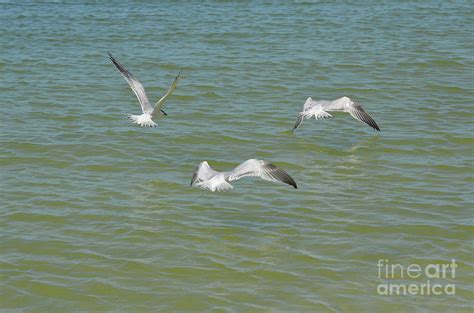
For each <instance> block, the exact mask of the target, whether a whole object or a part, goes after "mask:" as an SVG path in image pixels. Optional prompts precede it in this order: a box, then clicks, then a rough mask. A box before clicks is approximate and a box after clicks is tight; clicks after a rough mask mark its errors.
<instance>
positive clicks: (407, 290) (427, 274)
mask: <svg viewBox="0 0 474 313" xmlns="http://www.w3.org/2000/svg"><path fill="white" fill-rule="evenodd" d="M457 267H458V265H457V264H456V260H454V259H452V260H451V262H449V263H432V264H427V265H420V264H416V263H414V264H409V265H408V266H404V265H402V264H397V263H392V262H389V260H388V259H380V260H379V261H378V263H377V268H378V277H379V279H382V280H383V281H384V282H382V283H380V284H379V285H377V293H378V294H379V295H384V296H402V295H412V296H415V295H420V296H430V295H435V296H437V295H455V294H456V284H454V283H449V281H448V280H451V281H452V280H454V279H455V278H456V268H457ZM401 280H403V282H400V281H401Z"/></svg>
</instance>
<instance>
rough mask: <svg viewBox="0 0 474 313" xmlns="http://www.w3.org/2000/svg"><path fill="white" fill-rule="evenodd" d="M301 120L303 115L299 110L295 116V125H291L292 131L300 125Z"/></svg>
mask: <svg viewBox="0 0 474 313" xmlns="http://www.w3.org/2000/svg"><path fill="white" fill-rule="evenodd" d="M303 120H304V116H303V112H301V113H299V114H298V117H297V118H296V122H295V126H293V129H292V130H291V131H292V132H294V131H295V129H297V128H298V127H300V125H301V124H302V123H303Z"/></svg>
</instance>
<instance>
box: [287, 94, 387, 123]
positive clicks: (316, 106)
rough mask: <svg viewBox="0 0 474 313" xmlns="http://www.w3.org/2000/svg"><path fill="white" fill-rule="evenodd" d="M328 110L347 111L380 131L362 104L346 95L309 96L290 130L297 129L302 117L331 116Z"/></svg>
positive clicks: (318, 117) (319, 117) (317, 117)
mask: <svg viewBox="0 0 474 313" xmlns="http://www.w3.org/2000/svg"><path fill="white" fill-rule="evenodd" d="M328 112H346V113H349V114H350V115H351V116H352V117H353V118H355V119H356V120H358V121H361V122H364V123H366V124H367V125H369V126H370V127H372V128H373V129H375V130H377V131H380V128H379V126H378V125H377V123H375V121H374V120H373V119H372V117H370V115H369V114H367V113H366V112H365V111H364V109H363V108H362V106H360V105H359V104H358V103H356V102H354V101H353V100H352V99H350V98H348V97H342V98H339V99H336V100H333V101H328V100H320V101H314V100H313V99H312V98H311V97H309V98H308V99H306V102H305V103H304V106H303V111H302V112H300V113H299V114H298V118H297V120H296V123H295V126H293V129H292V131H294V130H295V129H297V128H298V127H299V126H300V125H301V123H303V120H304V119H310V118H312V117H314V118H315V119H317V120H318V119H322V118H331V117H332V115H331V114H329V113H328Z"/></svg>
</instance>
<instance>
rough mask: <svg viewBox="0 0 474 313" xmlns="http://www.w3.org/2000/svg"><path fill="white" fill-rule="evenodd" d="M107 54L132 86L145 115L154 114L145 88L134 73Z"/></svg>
mask: <svg viewBox="0 0 474 313" xmlns="http://www.w3.org/2000/svg"><path fill="white" fill-rule="evenodd" d="M107 53H108V54H109V58H110V60H111V61H112V63H114V65H115V67H117V69H118V70H119V72H120V74H122V76H123V78H125V80H126V81H127V83H128V84H129V85H130V88H132V90H133V92H134V93H135V95H136V96H137V99H138V101H139V102H140V105H141V107H142V111H143V113H151V112H153V108H152V107H151V104H150V102H149V101H148V97H147V95H146V93H145V88H144V87H143V85H142V84H141V83H140V82H139V81H138V80H137V79H136V78H135V77H133V75H132V73H130V72H129V71H128V70H127V69H126V68H125V67H124V66H123V65H122V64H120V62H119V61H117V59H115V58H114V57H113V56H112V54H111V53H110V52H107Z"/></svg>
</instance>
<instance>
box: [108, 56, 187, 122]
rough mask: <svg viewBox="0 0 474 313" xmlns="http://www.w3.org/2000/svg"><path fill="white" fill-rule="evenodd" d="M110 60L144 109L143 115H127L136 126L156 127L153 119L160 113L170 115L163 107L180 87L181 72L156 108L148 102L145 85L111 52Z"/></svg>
mask: <svg viewBox="0 0 474 313" xmlns="http://www.w3.org/2000/svg"><path fill="white" fill-rule="evenodd" d="M108 54H109V58H110V60H111V61H112V63H113V64H114V65H115V67H117V69H118V70H119V72H120V74H121V75H122V76H123V78H125V80H126V81H127V83H128V84H129V86H130V88H131V89H132V91H133V92H134V93H135V95H136V96H137V99H138V101H139V102H140V106H141V108H142V112H143V114H141V115H132V114H127V116H128V118H129V119H130V120H131V121H132V122H133V123H135V124H138V125H140V126H145V127H156V126H157V125H156V123H155V122H153V119H154V118H155V117H157V116H158V114H159V113H161V114H163V115H168V114H166V113H165V111H163V106H164V104H165V101H166V99H167V98H168V97H169V96H171V94H172V93H173V91H175V89H176V87H177V86H178V82H179V80H180V77H181V72H179V74H178V76H176V78H175V79H174V81H173V83H172V84H171V86H170V87H169V88H168V91H166V93H165V94H164V95H163V96H162V97H161V98H160V99H159V100H158V102H157V103H156V105H155V107H153V106H152V105H151V104H150V101H149V100H148V96H147V95H146V93H145V88H144V87H143V85H142V84H141V83H140V82H139V81H138V80H137V79H136V78H135V77H134V76H133V75H132V73H130V72H129V71H128V70H127V69H126V68H125V67H124V66H123V65H122V64H121V63H120V62H119V61H118V60H117V59H116V58H114V57H113V56H112V54H111V53H110V52H109V53H108Z"/></svg>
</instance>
